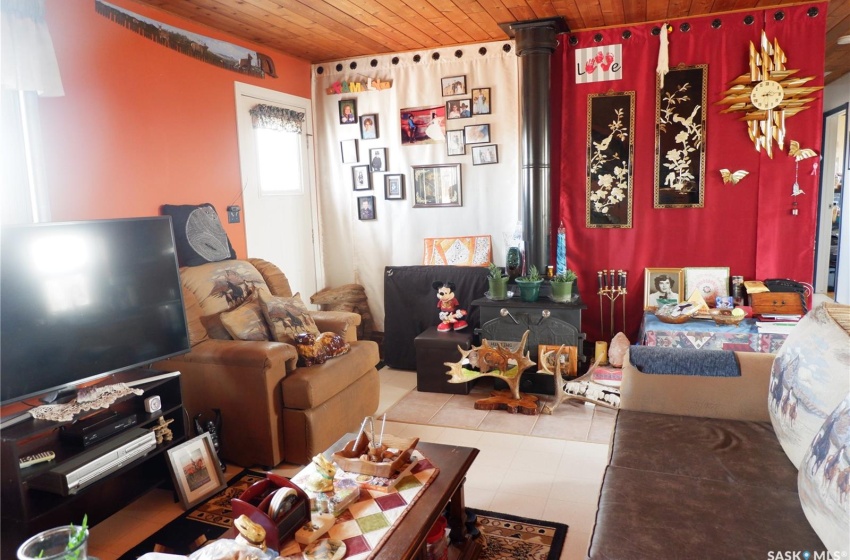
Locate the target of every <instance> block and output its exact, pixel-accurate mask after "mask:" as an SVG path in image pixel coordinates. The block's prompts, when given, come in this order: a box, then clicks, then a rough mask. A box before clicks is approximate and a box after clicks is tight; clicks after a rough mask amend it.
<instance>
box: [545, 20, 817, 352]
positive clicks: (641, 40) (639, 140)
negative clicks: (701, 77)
mask: <svg viewBox="0 0 850 560" xmlns="http://www.w3.org/2000/svg"><path fill="white" fill-rule="evenodd" d="M810 8H817V10H818V15H817V16H816V17H810V16H809V15H807V11H808V10H809V9H810ZM779 11H781V12H783V13H784V18H782V19H777V18H776V17H775V14H776V13H777V12H779ZM747 16H752V18H753V22H752V23H751V24H749V25H748V24H747V23H745V18H746V17H747ZM715 20H717V21H719V22H720V26H719V27H716V24H715V27H713V26H712V22H714V21H715ZM669 23H670V25H671V26H672V28H673V31H672V32H671V33H670V34H669V59H670V67H671V68H673V67H675V66H676V65H678V64H680V63H681V64H686V65H692V64H703V63H705V64H708V92H707V99H708V107H706V108H705V110H706V131H705V132H706V168H705V169H706V171H705V183H704V188H705V207H704V208H668V209H654V208H653V197H654V193H653V188H654V163H653V162H654V157H655V156H654V151H655V121H656V118H655V91H656V89H655V67H656V63H657V60H658V48H659V42H660V40H659V37H658V36H654V35H652V34H651V31H652V28H653V27H660V25H661V24H660V23H659V24H646V25H641V26H634V27H619V28H609V29H604V30H597V31H587V32H582V33H576V34H573V35H572V36H569V35H564V36H563V37H562V41H561V43H560V45H559V47H558V49H557V50H556V52H555V53H554V55H553V68H552V105H553V106H552V116H553V125H552V126H553V130H552V139H553V140H552V148H553V157H552V162H553V166H552V167H553V169H552V185H553V187H552V193H553V194H552V196H553V201H552V208H553V210H554V211H553V214H554V216H553V231H552V239H553V240H554V239H556V231H557V227H558V224H559V223H560V221H561V220H563V222H564V224H565V226H566V232H567V235H566V236H567V265H568V266H569V267H570V268H571V269H573V270H575V271H576V273H577V274H578V277H579V288H580V291H581V297H582V300H583V301H584V302H585V303H586V304H587V305H588V309H587V311H586V313H585V316H584V321H583V329H584V331H585V332H586V333H587V335H588V339H589V340H610V339H611V334H610V328H611V321H610V313H609V309H610V307H609V303H608V301H607V298H606V299H604V300H603V304H602V305H603V307H602V310H603V311H604V316H605V320H604V329H605V332H604V333H603V332H602V330H601V325H600V308H599V305H600V304H599V296H598V295H597V282H596V271H597V270H602V269H609V268H616V269H623V270H626V271H627V272H628V273H629V285H628V289H629V293H628V296H627V307H626V316H627V325H626V327H625V329H624V328H623V319H622V317H623V310H622V298H621V299H620V300H618V301H617V302H616V306H617V307H616V311H615V314H614V317H615V330H614V332H617V331H621V330H624V331H625V332H626V334H627V336H629V339H630V340H632V341H635V340H636V338H637V332H638V329H639V327H640V320H641V317H642V310H643V303H644V296H643V294H644V281H643V280H644V278H643V277H644V269H645V268H666V267H669V268H684V267H689V266H712V267H715V266H717V267H725V266H728V267H729V268H730V274H731V275H740V276H744V278H745V279H764V278H772V277H784V278H793V279H795V280H798V281H803V282H811V281H812V276H813V265H814V242H815V231H816V225H817V199H818V180H817V174H814V175H813V174H811V173H812V168H813V164H814V163H815V162H817V161H818V158H810V159H807V160H803V161H801V162H800V169H799V177H800V187H801V188H802V189H803V191H805V194H804V195H801V196H798V197H792V196H791V190H792V185H793V183H794V163H795V162H794V158H792V157H789V156H788V147H789V144H790V141H791V140H797V141H798V142H800V145H801V146H803V147H809V148H813V149H814V150H815V151H817V153H818V155H820V154H821V128H822V114H823V107H822V105H823V97H822V92H821V91H818V92H816V93H814V94H813V95H812V97H814V98H815V100H814V101H813V102H811V103H810V104H809V109H807V110H805V111H802V112H800V113H798V114H797V115H795V116H793V117H790V118H789V119H787V121H786V140H785V145H784V148H783V150H781V151H780V150H778V149H776V146H774V148H775V150H774V156H773V159H770V158H769V157H768V156H767V155H766V154H765V153H764V150H762V152H756V150H755V147H754V145H753V143H752V142H751V141H750V139H749V137H748V135H747V128H746V123H744V122H743V121H739V120H738V119H739V118H740V116H741V113H729V114H720V111H721V109H723V108H724V106H720V105H717V104H716V103H717V102H718V101H720V100H721V99H722V97H723V95H722V94H723V92H724V91H726V90H727V89H728V83H729V82H730V81H731V80H733V79H734V78H736V77H738V76H739V75H741V74H743V73H745V72H748V71H749V43H750V41H752V42H753V43H754V44H755V45H757V46H758V44H759V41H760V38H761V32H762V30H763V29H764V30H765V32H766V33H767V37H768V39H770V40H771V41H773V39H774V38H777V39H778V40H779V44H780V46H781V48H782V49H783V50H784V51H785V53H786V55H787V62H786V67H787V68H789V69H800V71H799V73H798V74H797V75H798V76H815V79H814V80H812V81H811V82H809V83H808V84H806V85H807V86H822V85H823V69H824V58H823V52H824V42H825V29H826V3H817V4H807V5H800V6H794V7H783V8H781V9H780V8H772V9H769V10H753V11H750V12H736V13H731V14H724V15H719V16H718V15H713V16H706V17H696V18H686V19H679V20H670V22H669ZM685 23H687V24H689V26H690V29H689V30H688V31H687V32H685V31H683V30H682V27H681V26H682V24H685ZM629 34H630V36H629V37H628V38H627V39H626V38H624V35H629ZM595 36H601V38H602V40H601V41H598V42H597V41H595ZM570 37H575V38H576V39H577V43H576V44H575V45H571V44H569V38H570ZM618 43H619V44H622V65H623V69H622V76H623V78H622V79H621V80H615V81H604V82H593V83H583V84H577V83H576V78H575V73H576V70H575V66H576V60H575V58H576V51H577V50H578V49H583V48H587V47H597V46H598V47H601V48H604V47H605V46H608V45H614V44H618ZM603 50H604V49H603ZM583 69H584V68H583ZM584 70H585V71H586V69H584ZM629 90H635V91H636V92H637V97H636V100H635V130H634V135H635V136H634V157H633V165H634V177H633V183H632V189H633V197H634V199H633V227H632V228H631V229H588V228H586V227H585V209H586V202H585V200H586V197H585V184H586V173H587V162H586V146H585V139H586V137H587V132H586V126H587V114H586V113H587V96H588V94H591V93H604V92H608V91H617V92H619V91H629ZM723 168H726V169H729V170H731V171H736V170H739V169H745V170H747V171H748V172H749V175H748V176H747V177H745V178H744V179H743V180H741V181H740V182H739V183H738V184H736V185H732V184H724V183H723V180H722V178H721V174H720V171H719V170H720V169H723ZM795 198H796V201H797V202H798V204H799V215H797V216H792V215H791V204H792V202H794V199H795ZM552 247H553V249H554V247H555V243H554V242H553V243H552ZM551 262H555V258H554V254H553V256H552V259H551ZM687 295H688V294H685V297H687Z"/></svg>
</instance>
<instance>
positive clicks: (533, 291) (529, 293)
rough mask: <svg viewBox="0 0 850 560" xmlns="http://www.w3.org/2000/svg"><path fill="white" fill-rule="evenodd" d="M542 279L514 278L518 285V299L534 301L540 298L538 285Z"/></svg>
mask: <svg viewBox="0 0 850 560" xmlns="http://www.w3.org/2000/svg"><path fill="white" fill-rule="evenodd" d="M542 283H543V280H522V279H521V278H517V279H516V285H517V286H518V287H519V299H521V300H522V301H527V302H535V301H537V300H538V299H539V298H540V285H541V284H542Z"/></svg>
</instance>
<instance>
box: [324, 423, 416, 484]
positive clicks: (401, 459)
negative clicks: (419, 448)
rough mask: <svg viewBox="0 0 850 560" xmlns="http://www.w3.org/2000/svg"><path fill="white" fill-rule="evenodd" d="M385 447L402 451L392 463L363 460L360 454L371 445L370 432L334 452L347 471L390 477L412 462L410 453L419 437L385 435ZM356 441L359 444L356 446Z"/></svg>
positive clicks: (336, 459)
mask: <svg viewBox="0 0 850 560" xmlns="http://www.w3.org/2000/svg"><path fill="white" fill-rule="evenodd" d="M382 442H383V444H384V446H385V447H391V448H393V449H399V450H401V451H402V453H401V455H399V456H398V457H397V458H396V459H395V460H394V461H393V462H391V463H374V462H372V461H362V460H361V459H360V456H361V455H363V454H364V453H366V448H367V447H368V445H369V434H366V437H364V438H361V439H360V441H359V442H356V441H355V440H351V441H349V442H348V444H346V446H345V448H344V449H343V450H342V451H337V452H336V453H334V454H333V458H334V461H336V463H337V465H339V467H340V468H341V469H342V470H344V471H345V472H355V473H361V474H368V475H372V476H380V477H383V478H389V477H390V476H391V475H392V474H393V473H394V472H396V471H398V470H400V467H401V466H402V465H405V464H406V463H409V462H410V455H411V453H413V449H414V448H415V447H416V444H417V443H419V438H403V437H396V436H391V435H389V434H386V435H384V438H383V440H382ZM355 443H359V445H358V446H357V447H356V448H355Z"/></svg>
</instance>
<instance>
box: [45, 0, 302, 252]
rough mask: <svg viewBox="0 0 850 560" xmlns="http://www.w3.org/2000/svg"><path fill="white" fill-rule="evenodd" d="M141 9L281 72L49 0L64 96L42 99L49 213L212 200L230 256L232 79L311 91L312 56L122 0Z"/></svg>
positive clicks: (143, 211)
mask: <svg viewBox="0 0 850 560" xmlns="http://www.w3.org/2000/svg"><path fill="white" fill-rule="evenodd" d="M110 3H112V4H114V5H116V6H119V7H121V8H124V9H127V10H130V11H132V12H135V13H137V14H139V15H142V16H145V17H148V18H151V19H155V20H157V21H160V22H162V23H165V24H168V25H173V26H175V27H179V28H181V29H185V30H187V31H191V32H193V33H198V34H201V35H205V36H207V37H211V38H214V39H219V40H223V41H228V42H231V43H234V44H237V45H239V46H242V47H245V48H248V49H251V50H255V51H259V52H261V53H264V54H267V55H269V56H270V57H271V58H272V59H273V60H274V63H275V66H276V70H277V75H278V78H271V77H268V76H267V77H266V78H265V79H258V78H252V77H249V76H247V75H245V74H241V73H237V72H232V71H229V70H226V69H223V68H219V67H217V66H213V65H211V64H207V63H204V62H201V61H199V60H196V59H194V58H192V57H189V56H186V55H183V54H180V53H178V52H177V51H174V50H171V49H169V48H167V47H164V46H161V45H159V44H157V43H155V42H153V41H151V40H149V39H147V38H145V37H142V36H141V35H138V34H136V33H135V32H133V31H130V30H128V29H125V28H124V27H122V26H120V25H118V24H116V23H115V22H113V21H111V20H110V19H108V18H106V17H103V16H101V15H99V14H98V13H96V12H95V9H94V0H48V1H47V22H48V26H49V28H50V33H51V35H52V37H53V44H54V48H55V50H56V57H57V59H58V61H59V68H60V71H61V74H62V82H63V85H64V87H65V96H64V97H58V98H43V99H42V100H41V101H40V104H39V106H40V109H41V117H42V129H43V134H44V142H45V158H46V161H47V181H48V185H49V190H50V203H51V211H52V219H53V220H54V221H66V220H86V219H101V218H123V217H133V216H150V215H157V214H159V207H160V205H162V204H198V203H202V202H210V203H212V204H213V205H215V207H216V209H217V210H218V213H219V217H220V218H221V219H222V222H223V223H224V227H225V229H226V231H227V234H228V236H229V237H230V240H231V243H233V246H234V248H235V249H236V253H237V255H238V256H239V257H245V256H247V255H246V248H245V247H246V246H245V229H244V227H243V224H242V223H239V224H228V223H226V221H227V220H226V211H225V207H226V206H228V205H230V204H238V205H239V206H243V204H242V196H241V189H242V185H241V175H240V168H239V150H238V145H237V135H236V110H235V98H234V95H235V94H234V82H236V81H239V82H244V83H249V84H252V85H256V86H260V87H265V88H268V89H273V90H277V91H281V92H284V93H288V94H291V95H296V96H299V97H306V98H308V99H309V98H310V64H309V63H308V62H306V61H303V60H300V59H297V58H293V57H291V56H288V55H285V54H282V53H279V52H277V51H273V50H270V49H266V48H264V47H262V46H261V45H256V44H253V45H252V44H246V43H244V42H239V41H238V40H236V39H235V38H233V37H231V36H229V35H226V34H223V33H221V32H218V31H215V30H213V29H210V28H207V27H203V26H200V25H197V24H195V23H194V22H192V21H190V20H185V19H180V18H175V17H173V16H170V15H167V14H165V13H163V12H160V11H158V10H156V9H152V8H149V7H147V6H143V5H141V4H136V3H134V2H131V1H128V0H111V1H110Z"/></svg>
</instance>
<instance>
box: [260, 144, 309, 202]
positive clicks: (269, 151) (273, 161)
mask: <svg viewBox="0 0 850 560" xmlns="http://www.w3.org/2000/svg"><path fill="white" fill-rule="evenodd" d="M254 132H255V133H256V139H257V168H258V169H259V173H260V195H261V196H262V195H274V194H301V193H302V192H303V187H302V184H303V181H302V173H301V135H300V134H297V133H294V132H282V131H279V130H269V129H266V128H257V129H254Z"/></svg>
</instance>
